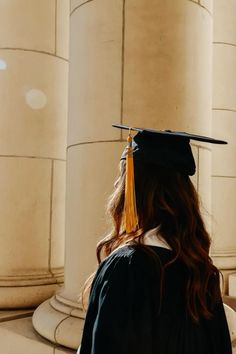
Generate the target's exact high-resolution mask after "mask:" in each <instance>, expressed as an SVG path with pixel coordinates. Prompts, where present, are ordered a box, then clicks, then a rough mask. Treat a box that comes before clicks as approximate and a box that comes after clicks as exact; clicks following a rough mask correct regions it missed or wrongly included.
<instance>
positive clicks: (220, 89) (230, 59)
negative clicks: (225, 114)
mask: <svg viewBox="0 0 236 354" xmlns="http://www.w3.org/2000/svg"><path fill="white" fill-rule="evenodd" d="M235 75H236V46H229V45H224V44H217V45H214V66H213V108H221V109H222V108H223V109H231V110H236V80H235Z"/></svg>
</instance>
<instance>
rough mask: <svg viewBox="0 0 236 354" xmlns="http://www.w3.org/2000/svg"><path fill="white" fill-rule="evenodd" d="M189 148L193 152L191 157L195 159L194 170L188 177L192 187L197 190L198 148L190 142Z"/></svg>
mask: <svg viewBox="0 0 236 354" xmlns="http://www.w3.org/2000/svg"><path fill="white" fill-rule="evenodd" d="M191 149H192V152H193V158H194V161H195V165H196V172H195V174H194V175H193V176H191V177H190V179H191V181H192V182H193V184H194V187H195V188H196V190H197V191H198V179H199V166H198V161H199V148H198V146H197V145H193V144H191Z"/></svg>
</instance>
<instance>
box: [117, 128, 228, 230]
mask: <svg viewBox="0 0 236 354" xmlns="http://www.w3.org/2000/svg"><path fill="white" fill-rule="evenodd" d="M112 126H113V127H115V128H120V129H125V130H129V135H128V139H127V141H128V146H127V148H126V149H125V150H124V151H123V153H122V155H121V159H122V160H124V159H126V186H125V207H124V209H125V218H126V221H125V225H126V226H125V228H126V232H128V233H129V232H132V231H135V230H136V229H137V226H138V218H137V211H136V203H135V189H134V171H133V158H134V159H135V160H139V161H143V162H147V163H152V164H156V165H159V166H161V167H167V168H170V169H173V170H175V171H178V172H180V173H182V174H185V175H189V176H192V175H194V173H195V170H196V166H195V162H194V157H193V154H192V150H191V146H190V140H196V141H201V142H206V143H211V144H227V142H226V141H223V140H217V139H213V138H209V137H206V136H201V135H195V134H189V133H185V132H177V131H171V130H153V129H146V128H145V129H142V128H134V127H132V128H131V127H128V126H126V125H120V124H112ZM131 131H135V132H137V134H136V135H135V136H134V137H133V138H132V136H131Z"/></svg>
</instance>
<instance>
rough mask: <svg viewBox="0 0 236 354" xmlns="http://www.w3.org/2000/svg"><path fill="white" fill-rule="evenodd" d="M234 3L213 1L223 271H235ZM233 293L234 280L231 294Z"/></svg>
mask: <svg viewBox="0 0 236 354" xmlns="http://www.w3.org/2000/svg"><path fill="white" fill-rule="evenodd" d="M235 14H236V2H235V1H234V0H228V1H221V0H215V1H214V42H213V46H214V56H213V62H214V71H213V121H212V132H213V133H214V135H217V134H218V135H221V136H223V137H224V138H225V139H226V140H227V141H228V145H227V146H225V147H214V149H213V165H212V206H213V209H212V211H213V235H214V243H213V248H212V252H213V255H214V260H215V263H216V264H217V265H218V267H220V268H221V269H222V270H223V271H224V273H225V274H230V273H232V272H235V270H236V238H235V234H236V223H235V211H236V158H235V155H236V140H235V138H236V133H235V132H236V80H235V78H236V20H235ZM232 295H234V296H236V281H235V280H234V294H233V293H232Z"/></svg>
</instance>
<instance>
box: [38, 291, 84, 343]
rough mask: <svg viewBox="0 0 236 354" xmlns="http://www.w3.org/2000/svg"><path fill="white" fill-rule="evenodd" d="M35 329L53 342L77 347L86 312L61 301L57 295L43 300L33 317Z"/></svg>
mask: <svg viewBox="0 0 236 354" xmlns="http://www.w3.org/2000/svg"><path fill="white" fill-rule="evenodd" d="M32 322H33V326H34V329H35V330H36V331H37V332H38V333H39V334H40V335H41V336H43V337H44V338H46V339H48V340H49V341H51V342H52V343H56V344H58V345H63V346H65V347H67V348H70V349H77V348H78V347H79V345H80V339H81V335H82V331H83V325H84V313H83V312H82V311H81V310H79V309H78V308H76V307H71V306H69V305H66V304H64V303H62V302H60V301H59V300H58V299H57V297H56V296H53V297H52V298H51V299H49V300H47V301H45V302H43V303H42V304H41V305H40V306H39V307H38V308H37V309H36V310H35V312H34V314H33V318H32Z"/></svg>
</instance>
